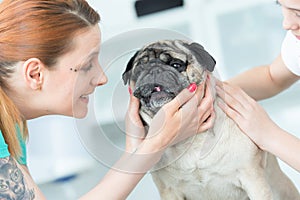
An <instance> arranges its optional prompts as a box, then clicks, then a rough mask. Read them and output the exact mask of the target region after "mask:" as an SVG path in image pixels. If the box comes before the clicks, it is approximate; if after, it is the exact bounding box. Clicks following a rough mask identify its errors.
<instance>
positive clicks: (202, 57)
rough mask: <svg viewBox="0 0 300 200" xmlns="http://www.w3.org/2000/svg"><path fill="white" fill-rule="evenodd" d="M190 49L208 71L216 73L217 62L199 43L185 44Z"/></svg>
mask: <svg viewBox="0 0 300 200" xmlns="http://www.w3.org/2000/svg"><path fill="white" fill-rule="evenodd" d="M184 46H186V47H187V48H188V49H190V50H191V51H192V52H193V53H194V55H195V57H196V59H197V61H198V62H199V63H200V64H201V65H202V66H204V67H205V68H206V69H207V70H208V71H210V72H212V71H214V68H215V65H216V60H215V59H214V58H213V57H212V56H211V55H210V54H209V53H208V52H207V51H205V49H204V48H203V46H201V45H200V44H198V43H195V42H193V43H191V44H185V45H184Z"/></svg>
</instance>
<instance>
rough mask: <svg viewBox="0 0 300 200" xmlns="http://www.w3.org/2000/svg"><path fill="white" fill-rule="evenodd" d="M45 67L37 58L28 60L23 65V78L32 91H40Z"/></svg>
mask: <svg viewBox="0 0 300 200" xmlns="http://www.w3.org/2000/svg"><path fill="white" fill-rule="evenodd" d="M44 69H45V66H44V64H43V63H42V62H41V60H40V59H38V58H30V59H28V60H26V61H25V62H24V64H23V76H24V79H25V81H26V83H27V85H28V86H29V87H30V88H31V89H33V90H41V89H42V85H43V81H44Z"/></svg>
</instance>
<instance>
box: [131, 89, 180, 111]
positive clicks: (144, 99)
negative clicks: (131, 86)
mask: <svg viewBox="0 0 300 200" xmlns="http://www.w3.org/2000/svg"><path fill="white" fill-rule="evenodd" d="M133 94H134V96H136V97H137V98H139V99H140V101H141V103H142V105H143V106H146V107H149V108H152V109H157V108H161V107H162V106H163V105H165V104H166V103H168V102H170V101H171V100H172V99H173V98H174V97H175V96H176V94H175V93H174V92H171V91H169V90H168V89H167V88H165V87H164V86H162V85H159V84H146V85H143V86H140V87H138V88H136V90H135V91H134V93H133Z"/></svg>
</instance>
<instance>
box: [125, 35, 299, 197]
mask: <svg viewBox="0 0 300 200" xmlns="http://www.w3.org/2000/svg"><path fill="white" fill-rule="evenodd" d="M215 64H216V62H215V59H214V58H213V57H212V56H211V55H210V54H209V53H208V52H207V51H206V50H205V49H204V48H203V46H201V45H200V44H198V43H195V42H188V41H183V40H162V41H157V42H154V43H151V44H148V45H146V46H144V47H143V48H141V49H140V50H138V51H137V52H136V53H135V55H134V56H133V57H132V58H131V59H130V60H129V62H128V64H127V68H126V70H125V72H124V73H123V75H122V78H123V81H124V84H125V85H126V84H128V85H129V87H130V88H131V89H132V91H133V95H134V96H136V97H137V98H139V100H140V116H141V118H142V120H143V122H144V124H145V127H146V130H147V127H148V126H149V124H150V123H151V120H152V118H153V117H154V115H155V114H156V113H157V112H158V110H159V109H160V108H161V107H162V106H163V105H164V104H166V103H168V102H170V101H171V100H172V99H173V98H174V97H175V96H176V95H177V94H178V93H179V92H180V91H181V90H183V89H184V88H186V87H187V86H188V85H190V84H191V83H197V84H201V83H202V82H205V81H206V79H207V76H209V77H210V78H209V81H210V83H211V85H212V88H211V89H212V90H213V91H214V85H215V80H216V79H217V78H216V76H215V75H214V74H213V71H214V67H215ZM214 98H215V103H214V109H215V113H216V119H215V122H214V125H213V127H212V128H211V129H209V130H207V131H205V132H203V133H199V134H197V135H196V136H194V137H191V138H188V139H186V140H184V141H182V142H180V143H178V144H176V145H173V146H170V147H168V148H167V150H166V151H165V153H164V155H163V156H162V158H161V160H160V161H159V162H158V163H157V164H156V166H155V167H154V169H153V170H152V172H151V174H152V178H153V180H154V182H155V184H156V186H157V188H158V190H159V193H160V196H161V199H163V200H248V199H251V200H300V195H299V192H298V191H297V189H296V187H295V186H294V185H293V183H292V181H291V180H290V179H289V178H288V177H287V176H286V175H285V174H284V173H283V172H282V170H281V169H280V167H279V164H278V162H277V159H276V158H275V157H274V155H272V154H270V153H267V152H264V151H262V150H261V149H259V148H258V147H257V146H256V145H255V144H254V143H253V142H252V141H251V140H250V139H249V138H248V137H247V136H246V135H245V134H243V133H242V132H241V130H240V129H239V128H238V126H237V125H236V124H235V123H234V121H233V120H231V119H230V118H229V117H228V116H226V114H225V113H224V112H223V111H222V110H221V109H220V108H219V107H218V106H217V102H218V101H221V99H220V98H219V97H218V96H217V95H216V93H215V92H214Z"/></svg>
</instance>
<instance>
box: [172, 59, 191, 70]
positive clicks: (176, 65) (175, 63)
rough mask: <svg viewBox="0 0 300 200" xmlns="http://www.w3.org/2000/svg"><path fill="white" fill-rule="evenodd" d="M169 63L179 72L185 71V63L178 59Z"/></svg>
mask: <svg viewBox="0 0 300 200" xmlns="http://www.w3.org/2000/svg"><path fill="white" fill-rule="evenodd" d="M169 65H170V66H172V67H174V68H175V69H176V70H177V71H179V72H182V71H185V70H186V66H187V64H186V63H184V62H183V61H182V60H179V59H175V60H172V61H171V62H170V64H169Z"/></svg>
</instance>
